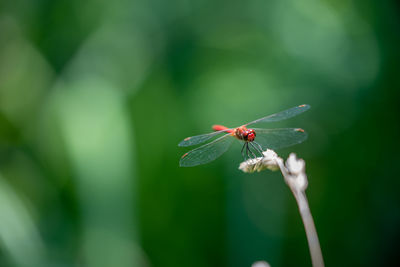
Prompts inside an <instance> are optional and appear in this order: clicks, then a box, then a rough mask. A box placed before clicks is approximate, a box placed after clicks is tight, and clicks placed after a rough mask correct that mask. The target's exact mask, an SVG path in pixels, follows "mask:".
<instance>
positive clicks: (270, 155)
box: [239, 149, 324, 267]
mask: <svg viewBox="0 0 400 267" xmlns="http://www.w3.org/2000/svg"><path fill="white" fill-rule="evenodd" d="M263 155H264V156H263V157H260V158H256V159H251V160H247V161H245V162H242V163H241V164H240V167H239V169H241V170H242V171H244V172H249V173H251V172H255V171H258V172H259V171H262V170H265V169H270V170H274V169H277V168H278V167H279V169H280V171H281V172H282V175H283V177H284V179H285V182H286V184H287V185H288V186H289V188H290V190H291V191H292V193H293V195H294V197H295V199H296V202H297V205H298V207H299V211H300V215H301V219H302V220H303V223H304V228H305V231H306V235H307V240H308V246H309V248H310V254H311V261H312V265H313V266H314V267H324V260H323V258H322V252H321V247H320V244H319V240H318V235H317V230H316V229H315V224H314V220H313V218H312V215H311V211H310V207H309V206H308V201H307V197H306V193H305V190H306V188H307V186H308V180H307V175H306V173H305V162H304V160H302V159H297V157H296V155H295V154H293V153H292V154H290V156H289V158H288V159H287V161H286V165H285V163H284V161H283V159H282V158H281V157H279V156H278V155H277V154H276V153H275V152H274V151H272V150H269V149H268V150H267V151H264V152H263Z"/></svg>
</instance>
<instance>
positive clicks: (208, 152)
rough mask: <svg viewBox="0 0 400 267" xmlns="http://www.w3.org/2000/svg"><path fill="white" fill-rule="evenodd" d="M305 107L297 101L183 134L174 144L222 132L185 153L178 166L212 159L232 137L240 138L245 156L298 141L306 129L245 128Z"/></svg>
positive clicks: (188, 143) (191, 142) (198, 141)
mask: <svg viewBox="0 0 400 267" xmlns="http://www.w3.org/2000/svg"><path fill="white" fill-rule="evenodd" d="M309 108H310V106H309V105H300V106H297V107H293V108H290V109H287V110H285V111H282V112H278V113H275V114H272V115H269V116H266V117H264V118H261V119H258V120H255V121H252V122H249V123H246V124H243V125H242V126H239V127H236V128H227V127H225V126H222V125H214V126H213V127H212V128H213V130H214V131H215V132H212V133H208V134H202V135H196V136H192V137H187V138H185V139H183V141H182V142H180V143H179V144H178V146H193V145H198V144H201V143H204V142H206V141H207V140H210V139H211V138H213V137H215V136H218V135H220V134H223V135H222V136H220V137H218V138H216V139H214V140H213V141H211V142H209V143H207V144H205V145H202V146H200V147H198V148H195V149H193V150H191V151H189V152H187V153H185V154H184V155H183V156H182V158H181V160H180V161H179V165H180V166H181V167H192V166H196V165H200V164H205V163H208V162H210V161H213V160H215V159H216V158H218V157H219V156H221V155H222V154H223V153H224V152H225V151H227V150H228V148H229V147H230V145H231V144H232V141H233V140H234V139H235V138H236V139H238V140H240V141H243V142H244V144H243V147H242V155H243V157H244V158H245V159H248V158H256V157H257V154H259V155H260V156H263V154H262V151H264V150H266V149H267V148H269V149H279V148H283V147H288V146H292V145H295V144H299V143H301V142H303V141H304V140H306V139H307V133H306V132H305V131H304V130H303V129H301V128H280V129H262V128H251V129H249V128H247V127H248V126H250V125H253V124H256V123H263V122H276V121H282V120H286V119H289V118H291V117H294V116H297V115H299V114H300V113H303V112H304V111H306V110H308V109H309ZM232 137H233V138H232Z"/></svg>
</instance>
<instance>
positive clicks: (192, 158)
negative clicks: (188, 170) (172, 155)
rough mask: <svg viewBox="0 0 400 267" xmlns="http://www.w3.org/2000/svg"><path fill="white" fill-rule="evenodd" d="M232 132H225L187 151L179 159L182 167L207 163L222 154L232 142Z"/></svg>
mask: <svg viewBox="0 0 400 267" xmlns="http://www.w3.org/2000/svg"><path fill="white" fill-rule="evenodd" d="M233 139H234V138H233V137H232V136H231V134H225V135H223V136H221V137H219V138H217V139H215V140H214V141H212V142H210V143H208V144H205V145H202V146H201V147H198V148H195V149H193V150H191V151H189V152H188V153H185V154H184V155H183V156H182V158H181V160H180V161H179V166H181V167H192V166H196V165H200V164H205V163H208V162H210V161H213V160H214V159H216V158H218V157H219V156H221V155H222V154H223V153H224V152H225V151H227V150H228V148H229V147H230V145H231V144H232V141H233Z"/></svg>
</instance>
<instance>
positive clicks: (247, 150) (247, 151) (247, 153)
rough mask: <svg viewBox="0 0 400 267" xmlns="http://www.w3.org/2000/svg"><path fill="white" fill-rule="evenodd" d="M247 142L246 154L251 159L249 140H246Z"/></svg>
mask: <svg viewBox="0 0 400 267" xmlns="http://www.w3.org/2000/svg"><path fill="white" fill-rule="evenodd" d="M245 144H246V155H247V159H250V158H251V157H250V156H249V150H250V149H249V143H248V142H246V143H245Z"/></svg>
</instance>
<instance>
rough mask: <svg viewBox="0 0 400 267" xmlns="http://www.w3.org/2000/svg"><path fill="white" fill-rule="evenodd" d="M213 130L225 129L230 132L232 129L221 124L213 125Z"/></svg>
mask: <svg viewBox="0 0 400 267" xmlns="http://www.w3.org/2000/svg"><path fill="white" fill-rule="evenodd" d="M212 128H213V130H214V131H224V130H225V131H226V132H227V133H231V132H232V130H231V129H229V128H227V127H225V126H222V125H213V127H212Z"/></svg>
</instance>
